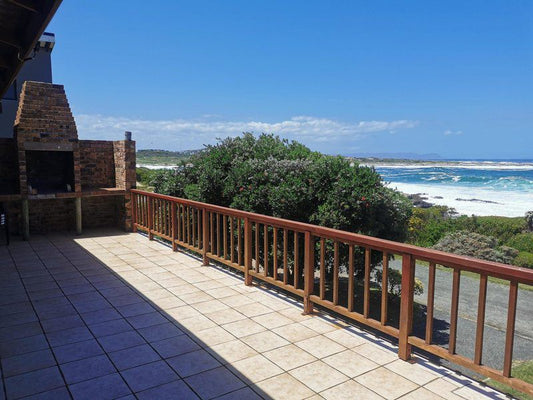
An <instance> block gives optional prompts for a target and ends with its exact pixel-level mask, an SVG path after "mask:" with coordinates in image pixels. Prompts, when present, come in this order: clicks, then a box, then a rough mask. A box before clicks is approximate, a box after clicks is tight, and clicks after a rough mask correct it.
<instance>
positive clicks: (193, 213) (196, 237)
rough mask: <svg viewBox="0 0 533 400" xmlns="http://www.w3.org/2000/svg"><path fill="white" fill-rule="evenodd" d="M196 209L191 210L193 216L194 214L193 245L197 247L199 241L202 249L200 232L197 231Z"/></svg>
mask: <svg viewBox="0 0 533 400" xmlns="http://www.w3.org/2000/svg"><path fill="white" fill-rule="evenodd" d="M196 211H197V210H196V209H194V208H191V214H192V245H193V246H195V247H196V240H197V239H198V247H200V239H199V238H198V235H199V233H200V232H197V230H196Z"/></svg>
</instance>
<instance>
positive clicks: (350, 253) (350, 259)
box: [348, 244, 355, 311]
mask: <svg viewBox="0 0 533 400" xmlns="http://www.w3.org/2000/svg"><path fill="white" fill-rule="evenodd" d="M354 273H355V267H354V260H353V245H351V244H350V245H348V311H353V302H354V285H353V283H354V282H353V279H354Z"/></svg>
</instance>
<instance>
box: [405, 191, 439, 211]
mask: <svg viewBox="0 0 533 400" xmlns="http://www.w3.org/2000/svg"><path fill="white" fill-rule="evenodd" d="M407 197H408V198H409V199H410V200H411V202H412V203H413V206H415V207H418V208H430V207H432V206H433V205H434V204H433V203H430V202H428V201H426V200H427V199H428V198H427V194H426V193H415V194H409V195H407Z"/></svg>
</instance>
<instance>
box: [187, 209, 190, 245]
mask: <svg viewBox="0 0 533 400" xmlns="http://www.w3.org/2000/svg"><path fill="white" fill-rule="evenodd" d="M186 211H187V216H186V218H187V220H186V223H187V244H191V217H190V207H189V206H186Z"/></svg>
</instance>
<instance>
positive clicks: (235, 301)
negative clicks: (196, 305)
mask: <svg viewBox="0 0 533 400" xmlns="http://www.w3.org/2000/svg"><path fill="white" fill-rule="evenodd" d="M216 290H219V289H216ZM213 297H216V296H215V295H213ZM220 301H221V302H223V303H224V304H227V305H228V306H230V307H235V308H239V306H242V305H245V304H250V303H254V300H253V299H251V298H249V297H248V296H246V295H244V294H235V295H232V296H228V297H223V298H221V299H220Z"/></svg>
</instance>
